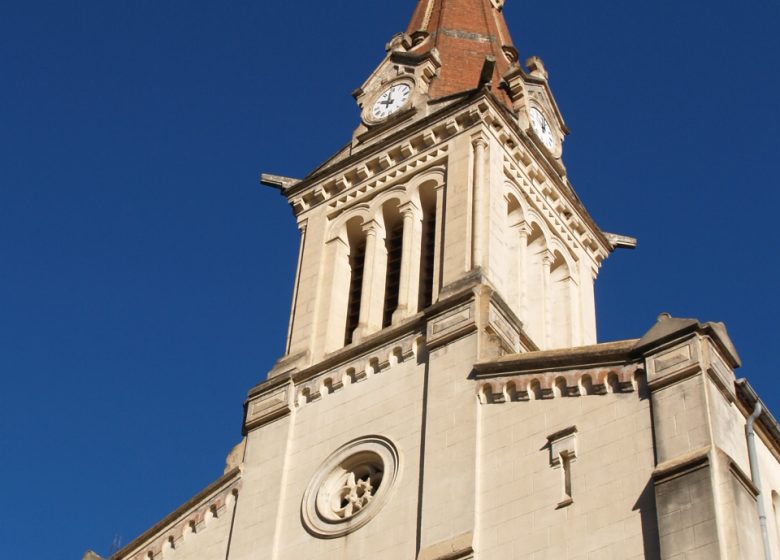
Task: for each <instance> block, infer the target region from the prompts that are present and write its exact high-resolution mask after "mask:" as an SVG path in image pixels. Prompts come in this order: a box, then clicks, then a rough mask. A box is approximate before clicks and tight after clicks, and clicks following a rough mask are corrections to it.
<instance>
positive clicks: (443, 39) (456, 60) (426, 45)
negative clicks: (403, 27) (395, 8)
mask: <svg viewBox="0 0 780 560" xmlns="http://www.w3.org/2000/svg"><path fill="white" fill-rule="evenodd" d="M497 5H503V1H499V0H419V2H418V3H417V8H416V9H415V11H414V14H413V15H412V20H411V22H409V28H408V30H407V33H409V34H410V35H412V37H414V38H415V39H417V40H419V39H418V37H422V34H420V33H419V32H421V31H422V32H427V33H428V37H427V38H426V39H425V40H424V41H423V42H421V43H419V44H418V45H417V46H416V47H414V48H413V49H412V52H414V53H419V54H422V53H425V52H427V51H429V50H431V49H433V48H434V47H435V48H436V49H437V50H438V52H439V56H440V57H441V61H442V67H441V70H440V73H439V75H438V76H437V77H436V78H435V79H434V80H433V82H432V84H431V90H430V93H431V97H432V98H434V99H435V98H440V97H445V96H448V95H452V94H456V93H461V92H465V91H469V90H473V89H475V88H476V87H477V86H478V85H479V78H480V74H481V73H482V67H483V65H484V62H485V57H486V56H492V57H493V58H495V60H496V63H495V69H494V71H493V91H494V92H495V93H496V95H497V96H498V98H499V99H501V100H502V101H503V102H504V103H506V104H507V106H510V105H511V103H510V100H509V97H508V95H507V94H506V93H505V92H503V91H502V90H499V88H498V86H499V84H500V82H501V76H502V75H503V74H504V73H506V72H507V70H509V69H510V68H511V67H512V66H513V64H516V61H517V51H515V49H514V47H513V45H512V38H511V37H510V36H509V29H508V28H507V26H506V21H505V20H504V14H503V13H502V11H501V10H500V9H499V8H497V7H496V6H497ZM415 34H417V35H415ZM415 42H417V41H415Z"/></svg>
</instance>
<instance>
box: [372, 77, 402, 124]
mask: <svg viewBox="0 0 780 560" xmlns="http://www.w3.org/2000/svg"><path fill="white" fill-rule="evenodd" d="M411 93H412V88H411V86H409V84H395V85H394V86H390V87H389V88H387V90H385V91H384V93H382V95H380V96H379V99H377V100H376V101H375V102H374V107H373V108H372V109H371V116H373V117H374V118H375V119H384V118H386V117H389V116H390V115H392V114H393V113H395V112H397V111H398V110H399V109H400V108H401V107H403V106H404V105H406V102H407V101H408V100H409V96H410V95H411Z"/></svg>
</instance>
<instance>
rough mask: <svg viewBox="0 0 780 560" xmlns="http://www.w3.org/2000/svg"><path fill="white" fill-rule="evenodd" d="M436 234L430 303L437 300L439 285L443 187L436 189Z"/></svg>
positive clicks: (442, 229) (442, 227)
mask: <svg viewBox="0 0 780 560" xmlns="http://www.w3.org/2000/svg"><path fill="white" fill-rule="evenodd" d="M435 227H436V234H435V237H434V243H433V245H434V248H433V294H432V296H431V301H432V302H434V303H435V302H436V300H438V299H439V285H440V284H441V248H442V236H443V235H444V185H439V186H438V187H436V224H435Z"/></svg>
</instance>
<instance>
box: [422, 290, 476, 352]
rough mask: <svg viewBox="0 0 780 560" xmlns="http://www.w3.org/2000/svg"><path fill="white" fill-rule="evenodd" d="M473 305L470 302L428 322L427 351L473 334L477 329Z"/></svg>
mask: <svg viewBox="0 0 780 560" xmlns="http://www.w3.org/2000/svg"><path fill="white" fill-rule="evenodd" d="M474 305H475V303H474V302H473V301H470V302H468V303H466V304H465V305H463V306H461V307H459V308H456V309H453V310H451V311H448V312H446V313H444V314H442V315H439V316H438V317H433V318H432V319H431V320H430V321H428V328H427V331H426V341H427V345H428V349H429V350H433V349H435V348H438V347H439V346H441V345H443V344H446V343H448V342H451V341H452V340H455V339H456V338H460V337H462V336H465V335H466V334H469V333H471V332H474V331H475V330H476V329H477V324H476V319H475V314H476V312H475V308H474Z"/></svg>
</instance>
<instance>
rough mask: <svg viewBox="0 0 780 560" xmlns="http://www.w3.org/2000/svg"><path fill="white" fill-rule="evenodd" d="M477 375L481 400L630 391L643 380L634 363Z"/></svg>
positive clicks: (577, 395)
mask: <svg viewBox="0 0 780 560" xmlns="http://www.w3.org/2000/svg"><path fill="white" fill-rule="evenodd" d="M481 379H482V378H478V381H479V382H478V383H477V397H478V399H479V402H480V403H481V404H500V403H506V402H527V401H530V400H547V399H554V398H566V397H583V396H592V395H608V394H612V393H633V392H635V391H637V390H639V388H640V387H641V384H643V383H644V371H643V370H642V369H640V368H639V366H638V365H636V364H629V365H624V366H616V367H602V368H593V369H576V370H569V371H549V372H544V373H542V372H532V373H522V374H506V375H501V376H500V377H497V378H492V379H490V380H486V381H481Z"/></svg>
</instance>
